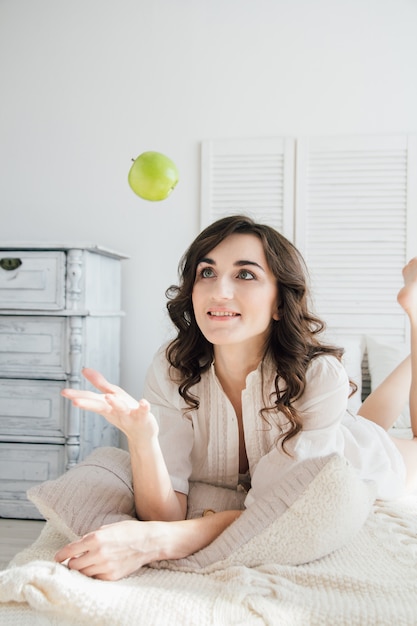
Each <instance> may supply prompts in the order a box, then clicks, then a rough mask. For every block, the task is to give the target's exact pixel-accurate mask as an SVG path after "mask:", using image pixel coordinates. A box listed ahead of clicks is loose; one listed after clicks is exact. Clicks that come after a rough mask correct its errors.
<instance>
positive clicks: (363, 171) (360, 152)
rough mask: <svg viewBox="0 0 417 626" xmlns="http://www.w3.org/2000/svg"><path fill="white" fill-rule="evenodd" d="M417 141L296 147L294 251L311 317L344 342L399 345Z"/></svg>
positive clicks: (414, 249) (353, 140)
mask: <svg viewBox="0 0 417 626" xmlns="http://www.w3.org/2000/svg"><path fill="white" fill-rule="evenodd" d="M415 142H416V138H415V137H407V136H406V135H402V136H395V135H391V136H390V135H389V136H359V137H330V138H313V139H311V138H310V139H300V140H299V141H298V142H297V164H296V205H295V215H296V231H295V243H296V245H297V247H298V248H299V249H300V250H301V251H302V252H303V254H304V257H305V259H306V261H307V265H308V267H309V268H310V272H311V279H312V290H313V294H314V301H315V309H316V311H317V312H318V313H319V315H321V316H322V317H323V318H324V319H325V320H326V321H327V323H328V325H329V327H330V328H332V329H334V330H335V331H336V332H338V331H341V332H342V333H343V334H357V333H365V334H372V335H375V336H378V335H380V336H384V337H389V338H391V339H398V340H404V339H405V338H406V335H407V325H406V318H405V316H404V314H403V312H402V309H401V308H400V307H399V305H398V304H397V302H396V294H397V291H398V289H399V286H400V285H401V268H402V267H403V265H404V264H405V262H406V261H407V259H408V258H409V257H410V256H411V255H415V254H417V246H416V243H417V237H416V235H417V224H416V215H417V206H416V193H415V184H416V183H415V180H416V179H417V163H416V160H415V157H416V146H415Z"/></svg>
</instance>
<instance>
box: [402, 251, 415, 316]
mask: <svg viewBox="0 0 417 626" xmlns="http://www.w3.org/2000/svg"><path fill="white" fill-rule="evenodd" d="M403 278H404V287H402V288H401V289H400V291H399V292H398V296H397V300H398V302H399V304H400V305H401V306H402V308H403V309H404V311H405V312H406V313H407V315H408V316H409V317H413V318H414V319H416V320H417V257H414V258H413V259H411V261H409V262H408V263H407V265H406V266H405V267H404V268H403Z"/></svg>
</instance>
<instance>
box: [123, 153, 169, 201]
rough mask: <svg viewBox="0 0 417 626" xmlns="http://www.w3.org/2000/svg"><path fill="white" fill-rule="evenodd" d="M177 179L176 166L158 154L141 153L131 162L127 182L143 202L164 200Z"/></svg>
mask: <svg viewBox="0 0 417 626" xmlns="http://www.w3.org/2000/svg"><path fill="white" fill-rule="evenodd" d="M178 179H179V176H178V170H177V166H176V165H175V163H174V162H173V161H171V159H169V158H168V157H167V156H165V155H164V154H161V153H160V152H143V153H142V154H140V155H139V156H138V157H137V158H136V159H134V161H133V165H132V167H131V168H130V171H129V175H128V181H129V185H130V186H131V188H132V189H133V191H134V192H135V193H136V194H137V195H138V196H140V197H141V198H144V199H145V200H152V201H155V200H165V198H167V197H168V196H169V194H170V193H171V191H172V190H173V189H174V187H175V185H176V184H177V182H178Z"/></svg>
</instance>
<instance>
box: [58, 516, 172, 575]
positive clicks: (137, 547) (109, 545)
mask: <svg viewBox="0 0 417 626" xmlns="http://www.w3.org/2000/svg"><path fill="white" fill-rule="evenodd" d="M164 525H165V524H164V523H162V524H161V523H159V522H139V521H135V520H132V521H130V520H129V521H125V522H117V523H115V524H109V525H107V526H102V527H101V528H99V529H98V530H96V531H94V532H91V533H88V534H87V535H84V537H82V538H81V539H79V540H78V541H74V542H72V543H70V544H68V545H67V546H65V547H64V548H62V549H61V550H59V552H57V553H56V555H55V560H56V561H58V562H59V563H62V562H64V561H68V562H67V566H68V568H69V569H74V570H77V571H79V572H81V573H82V574H85V575H86V576H90V577H92V578H99V579H101V580H118V579H120V578H123V577H125V576H128V575H129V574H132V573H133V572H136V571H137V570H138V569H139V568H140V567H142V565H146V564H148V563H151V562H152V561H156V560H158V559H161V558H163V556H162V555H161V551H160V548H159V547H158V544H159V543H160V542H159V541H158V535H159V530H162V529H163V527H164Z"/></svg>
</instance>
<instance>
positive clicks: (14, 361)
mask: <svg viewBox="0 0 417 626" xmlns="http://www.w3.org/2000/svg"><path fill="white" fill-rule="evenodd" d="M66 328H67V318H65V317H58V316H57V317H49V316H45V317H43V316H42V317H31V316H15V315H2V316H0V376H2V377H4V376H6V377H10V378H58V379H65V378H66V374H65V372H66V369H67V368H66V356H65V355H66V353H67V349H66Z"/></svg>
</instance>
